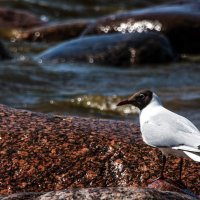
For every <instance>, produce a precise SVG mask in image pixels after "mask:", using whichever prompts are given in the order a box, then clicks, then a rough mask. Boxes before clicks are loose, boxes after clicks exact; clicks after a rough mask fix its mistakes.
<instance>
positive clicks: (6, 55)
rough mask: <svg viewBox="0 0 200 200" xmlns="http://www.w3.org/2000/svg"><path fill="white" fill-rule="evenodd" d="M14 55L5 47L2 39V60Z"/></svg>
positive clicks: (0, 46) (0, 45)
mask: <svg viewBox="0 0 200 200" xmlns="http://www.w3.org/2000/svg"><path fill="white" fill-rule="evenodd" d="M11 58H12V56H11V55H10V53H9V52H8V50H7V49H6V48H5V46H4V44H3V43H2V42H1V41H0V61H2V60H9V59H11Z"/></svg>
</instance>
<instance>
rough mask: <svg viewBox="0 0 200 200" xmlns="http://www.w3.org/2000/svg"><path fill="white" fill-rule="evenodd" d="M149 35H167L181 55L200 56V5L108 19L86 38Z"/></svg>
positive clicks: (89, 30)
mask: <svg viewBox="0 0 200 200" xmlns="http://www.w3.org/2000/svg"><path fill="white" fill-rule="evenodd" d="M146 31H155V32H161V33H163V34H165V35H166V36H167V38H168V39H169V40H170V42H171V44H172V47H173V48H174V49H175V50H176V51H177V52H178V53H192V54H194V53H197V54H198V53H200V40H199V35H200V2H199V1H191V0H188V1H177V2H174V3H171V4H163V5H160V6H154V7H149V8H144V9H138V10H133V11H128V12H124V13H119V14H113V15H109V16H105V17H102V18H100V19H99V20H97V21H96V22H94V23H93V24H91V25H90V26H89V27H88V28H87V29H86V30H85V32H84V33H83V35H88V34H92V35H94V34H107V33H113V32H121V33H127V32H128V33H131V32H146Z"/></svg>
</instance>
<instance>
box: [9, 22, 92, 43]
mask: <svg viewBox="0 0 200 200" xmlns="http://www.w3.org/2000/svg"><path fill="white" fill-rule="evenodd" d="M88 24H89V21H83V20H78V21H73V22H67V23H59V24H47V25H44V26H41V27H37V28H32V29H28V30H24V31H20V32H19V33H18V34H17V35H13V37H15V38H16V39H17V40H26V41H36V42H40V41H43V42H44V41H45V42H57V41H63V40H67V39H71V38H75V37H79V36H80V35H81V33H82V32H83V30H84V29H85V28H86V26H87V25H88Z"/></svg>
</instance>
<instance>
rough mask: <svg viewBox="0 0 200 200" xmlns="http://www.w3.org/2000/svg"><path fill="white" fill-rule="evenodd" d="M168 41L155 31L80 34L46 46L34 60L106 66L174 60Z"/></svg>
mask: <svg viewBox="0 0 200 200" xmlns="http://www.w3.org/2000/svg"><path fill="white" fill-rule="evenodd" d="M174 57H175V56H174V54H173V50H172V49H171V46H170V44H169V42H168V40H167V39H166V38H165V37H164V36H163V35H161V34H157V33H130V34H123V35H122V34H109V35H101V36H89V37H81V38H78V39H75V40H71V41H67V42H64V43H61V44H60V45H57V46H55V47H52V48H50V49H48V50H47V51H45V52H43V53H41V54H40V55H38V56H37V58H36V59H37V60H40V61H41V62H44V61H54V62H89V63H98V64H99V63H100V64H106V65H114V66H116V65H117V66H119V65H128V66H130V65H133V64H143V63H164V62H169V61H172V60H173V59H174Z"/></svg>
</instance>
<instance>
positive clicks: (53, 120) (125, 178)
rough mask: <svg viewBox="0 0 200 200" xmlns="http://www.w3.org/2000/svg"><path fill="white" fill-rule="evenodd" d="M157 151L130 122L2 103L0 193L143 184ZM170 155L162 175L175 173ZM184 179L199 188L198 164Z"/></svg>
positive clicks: (187, 168)
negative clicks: (66, 115)
mask: <svg viewBox="0 0 200 200" xmlns="http://www.w3.org/2000/svg"><path fill="white" fill-rule="evenodd" d="M159 156H160V153H159V151H157V150H155V149H153V148H151V147H149V146H147V145H145V144H144V143H143V142H142V140H141V134H140V131H139V128H138V127H137V126H136V125H134V124H132V123H129V122H121V121H111V120H100V119H89V118H79V117H69V116H68V117H64V116H54V115H45V114H40V113H34V112H29V111H24V110H17V109H12V108H9V107H6V106H4V105H0V194H1V195H3V194H4V195H5V194H9V193H17V192H45V191H52V190H54V191H55V190H63V189H66V188H76V187H79V188H80V187H81V188H86V187H119V186H120V187H127V186H131V187H146V186H147V185H148V183H149V182H151V180H152V179H154V178H156V177H157V176H158V175H159V172H160V166H159ZM178 161H179V160H178V159H169V160H168V163H167V166H166V167H167V172H166V176H167V177H171V178H172V179H173V180H175V179H176V177H177V176H178V171H177V164H178ZM183 181H184V183H185V184H186V185H187V187H189V188H190V189H192V191H193V192H195V193H196V194H197V195H199V194H200V189H199V188H200V187H199V186H200V170H199V165H198V164H196V163H194V162H193V161H191V160H185V164H184V169H183Z"/></svg>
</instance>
